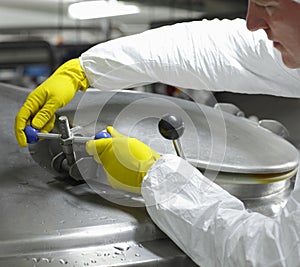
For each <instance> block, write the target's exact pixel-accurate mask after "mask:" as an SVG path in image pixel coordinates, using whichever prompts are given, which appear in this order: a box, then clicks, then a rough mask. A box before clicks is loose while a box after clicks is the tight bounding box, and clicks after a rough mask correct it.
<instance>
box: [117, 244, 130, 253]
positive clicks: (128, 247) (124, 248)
mask: <svg viewBox="0 0 300 267" xmlns="http://www.w3.org/2000/svg"><path fill="white" fill-rule="evenodd" d="M114 248H115V249H118V250H120V251H126V250H128V249H130V246H129V245H127V244H119V245H116V246H114Z"/></svg>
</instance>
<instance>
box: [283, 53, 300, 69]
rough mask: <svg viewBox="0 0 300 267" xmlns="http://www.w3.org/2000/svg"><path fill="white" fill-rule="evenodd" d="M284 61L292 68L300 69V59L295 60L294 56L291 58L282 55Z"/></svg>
mask: <svg viewBox="0 0 300 267" xmlns="http://www.w3.org/2000/svg"><path fill="white" fill-rule="evenodd" d="M281 58H282V61H283V63H284V65H285V66H287V67H288V68H290V69H299V68H300V60H298V61H297V60H295V59H294V58H292V59H291V58H290V57H285V56H284V55H282V57H281Z"/></svg>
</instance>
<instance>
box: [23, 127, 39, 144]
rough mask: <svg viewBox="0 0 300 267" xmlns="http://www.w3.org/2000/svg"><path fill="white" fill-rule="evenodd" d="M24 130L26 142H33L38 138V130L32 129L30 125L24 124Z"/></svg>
mask: <svg viewBox="0 0 300 267" xmlns="http://www.w3.org/2000/svg"><path fill="white" fill-rule="evenodd" d="M24 132H25V135H26V139H27V143H28V144H34V143H37V142H38V141H39V138H38V133H39V132H40V131H39V130H37V129H34V128H33V127H31V126H26V127H25V129H24Z"/></svg>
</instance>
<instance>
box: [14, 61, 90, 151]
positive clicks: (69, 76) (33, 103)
mask: <svg viewBox="0 0 300 267" xmlns="http://www.w3.org/2000/svg"><path fill="white" fill-rule="evenodd" d="M88 86H89V84H88V81H87V79H86V76H85V73H84V71H83V69H82V68H81V65H80V62H79V59H78V58H76V59H71V60H69V61H68V62H66V63H64V64H63V65H62V66H60V67H59V68H58V69H57V70H56V71H55V72H54V73H53V74H52V75H51V76H50V77H49V78H48V79H47V80H46V81H45V82H44V83H42V84H41V85H40V86H38V87H37V88H36V89H35V90H34V91H32V92H31V93H30V94H29V96H28V97H27V99H26V101H25V103H24V105H23V106H22V107H21V109H20V110H19V113H18V114H17V116H16V119H15V134H16V138H17V141H18V143H19V145H20V146H23V147H25V146H26V136H25V134H24V131H23V130H24V128H25V127H26V126H27V125H31V126H33V127H34V128H36V129H39V130H40V131H41V132H49V131H50V130H52V128H53V126H54V122H55V112H56V110H57V109H59V108H61V107H63V106H65V105H66V104H67V103H68V102H70V101H71V100H72V98H73V97H74V95H75V93H76V92H77V90H86V89H87V88H88Z"/></svg>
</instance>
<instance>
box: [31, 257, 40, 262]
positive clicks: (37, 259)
mask: <svg viewBox="0 0 300 267" xmlns="http://www.w3.org/2000/svg"><path fill="white" fill-rule="evenodd" d="M40 260H41V259H40V258H32V261H33V262H40Z"/></svg>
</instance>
